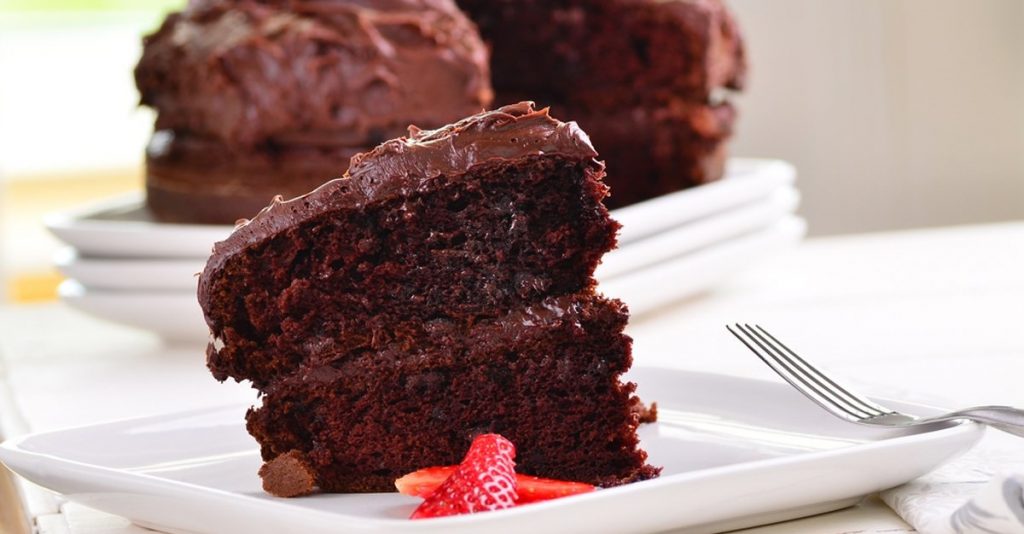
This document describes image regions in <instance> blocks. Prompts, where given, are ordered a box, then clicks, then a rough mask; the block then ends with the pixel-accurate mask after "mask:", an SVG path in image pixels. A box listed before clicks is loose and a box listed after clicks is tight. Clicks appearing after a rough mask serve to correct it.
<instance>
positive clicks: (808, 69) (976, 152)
mask: <svg viewBox="0 0 1024 534" xmlns="http://www.w3.org/2000/svg"><path fill="white" fill-rule="evenodd" d="M729 5H730V6H731V7H732V8H733V10H734V11H735V13H736V15H737V17H738V18H739V20H740V24H741V25H742V27H743V29H744V30H745V34H746V37H747V41H748V50H749V53H750V63H751V69H752V70H751V76H750V81H751V83H750V87H749V89H748V91H747V92H746V94H745V95H743V96H741V97H740V98H739V99H738V103H739V107H740V110H741V115H740V119H739V121H740V122H739V125H738V126H739V131H738V134H737V136H736V138H735V140H734V142H733V152H734V153H735V154H737V155H747V156H773V157H780V158H784V159H787V160H790V161H792V162H793V163H795V164H796V165H797V167H798V169H799V171H800V188H801V190H802V191H803V193H804V205H803V207H802V211H803V212H804V214H805V215H806V216H807V217H808V219H809V221H810V224H811V232H812V233H816V234H828V233H843V232H856V231H871V230H883V229H895V228H908V227H920V226H934V225H948V224H959V223H968V222H983V221H998V220H1007V219H1014V218H1016V219H1021V218H1024V1H1021V0H975V1H970V2H967V1H957V0H771V1H766V0H729ZM1022 246H1024V245H1022Z"/></svg>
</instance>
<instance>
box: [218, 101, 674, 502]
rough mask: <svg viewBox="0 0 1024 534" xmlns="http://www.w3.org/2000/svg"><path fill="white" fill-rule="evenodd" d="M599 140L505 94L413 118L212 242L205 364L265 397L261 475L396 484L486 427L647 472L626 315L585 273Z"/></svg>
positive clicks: (574, 469) (599, 211)
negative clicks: (416, 124)
mask: <svg viewBox="0 0 1024 534" xmlns="http://www.w3.org/2000/svg"><path fill="white" fill-rule="evenodd" d="M596 157H597V153H596V152H595V151H594V148H593V147H592V146H591V144H590V141H589V139H588V138H587V136H586V134H584V133H583V132H582V131H581V130H580V129H579V128H578V127H577V126H576V124H575V123H571V122H570V123H563V122H559V121H557V120H555V119H553V118H551V117H550V116H549V115H548V112H547V110H546V109H544V110H535V109H534V108H533V105H532V104H530V103H519V104H515V105H510V106H506V107H503V108H500V109H498V110H495V111H491V112H485V113H481V114H478V115H475V116H472V117H469V118H467V119H464V120H462V121H459V122H457V123H455V124H452V125H449V126H445V127H443V128H441V129H437V130H433V131H426V130H424V131H419V130H416V129H412V131H411V132H410V135H409V137H408V138H399V139H394V140H391V141H388V142H385V143H384V144H382V145H380V146H378V147H377V148H375V149H373V150H372V151H370V152H368V153H365V154H360V155H358V156H356V157H355V158H353V160H352V165H351V167H350V168H349V170H348V173H347V175H346V176H344V177H342V178H340V179H337V180H333V181H330V182H328V183H326V184H324V185H323V186H321V187H320V188H319V189H317V190H315V191H313V192H312V193H309V194H307V195H305V196H302V197H298V198H296V199H293V200H289V201H287V202H283V201H275V202H274V203H273V204H272V205H271V206H269V207H267V208H266V209H264V210H263V211H262V212H260V213H259V214H258V215H257V216H256V217H255V218H253V219H252V220H251V221H248V222H245V223H243V224H241V225H240V226H239V227H238V228H237V229H236V230H235V232H234V233H233V234H232V235H231V236H230V237H229V238H228V239H227V240H225V241H223V242H221V243H218V244H217V245H216V246H215V248H214V252H213V255H212V256H211V258H210V260H209V262H208V263H207V265H206V268H205V270H204V271H203V273H202V275H201V277H200V282H199V302H200V304H201V306H202V308H203V311H204V313H205V316H206V321H207V323H208V324H209V326H210V330H211V332H212V335H213V342H212V343H211V344H210V346H209V349H208V352H207V355H208V366H209V368H210V370H211V371H212V372H213V374H214V376H215V377H217V378H218V379H220V380H224V379H227V378H234V379H235V380H239V381H241V380H250V381H251V382H252V384H253V385H254V387H256V388H257V389H258V390H259V391H260V392H261V394H262V405H261V406H259V407H257V408H254V409H252V410H251V411H250V412H249V413H248V416H247V421H248V429H249V431H250V432H251V433H252V435H253V436H255V437H256V439H257V440H258V441H259V443H260V445H261V448H262V454H263V458H264V460H265V461H266V462H267V464H266V465H265V466H264V469H263V470H261V475H263V477H264V487H265V488H266V489H267V490H268V491H269V492H271V493H275V494H279V495H285V496H290V495H297V494H302V493H306V492H308V491H313V489H314V486H315V487H316V488H319V489H320V490H321V491H329V492H341V491H345V492H362V491H393V490H394V485H393V484H394V481H395V479H396V478H397V477H399V476H401V475H403V474H405V473H408V472H411V471H414V470H416V469H420V468H423V467H427V466H435V465H449V464H454V463H457V462H458V460H459V459H460V458H461V457H462V455H463V454H464V453H465V452H466V450H467V448H468V446H469V444H470V441H471V440H472V438H473V436H475V435H477V434H480V433H487V432H495V433H500V434H502V435H504V436H506V437H507V438H509V439H510V440H511V441H512V442H513V443H515V445H516V448H517V450H518V456H517V458H516V462H517V469H518V470H520V471H521V472H524V473H528V474H531V475H536V476H543V477H552V478H559V479H565V480H575V481H582V482H590V483H595V484H600V485H615V484H621V483H625V482H630V481H635V480H642V479H646V478H650V477H654V476H656V475H657V473H658V469H657V468H654V467H651V466H649V465H647V464H646V456H647V455H646V453H644V452H643V451H642V450H640V449H639V448H638V440H637V435H636V428H637V425H638V424H639V418H640V417H641V416H645V415H644V414H645V413H647V412H645V411H644V410H643V409H642V407H641V405H640V402H639V400H638V399H637V398H636V397H635V396H634V395H633V389H634V385H633V384H631V383H623V382H621V381H620V375H621V374H622V373H623V372H625V371H626V370H627V369H629V367H630V365H631V361H632V358H631V354H630V351H631V340H630V338H629V337H627V336H626V335H624V334H623V328H624V327H625V325H626V321H627V319H628V313H627V310H626V308H625V306H624V305H623V304H622V303H621V302H619V301H616V300H613V299H609V298H606V297H604V296H601V295H599V294H597V293H596V292H595V282H594V279H593V277H592V274H593V271H594V268H595V266H596V265H597V264H598V263H599V262H600V259H601V256H602V255H603V254H604V253H605V252H607V251H608V250H610V249H611V248H613V247H614V246H615V235H616V231H617V229H618V224H617V223H616V222H615V221H613V220H612V219H610V218H609V216H608V211H607V210H606V209H605V207H604V205H603V204H602V200H603V199H604V198H605V196H606V195H607V187H606V186H605V185H604V184H603V183H602V181H601V180H602V177H603V176H604V168H603V165H602V164H601V163H600V162H599V161H598V160H597V159H595V158H596ZM645 417H646V416H645Z"/></svg>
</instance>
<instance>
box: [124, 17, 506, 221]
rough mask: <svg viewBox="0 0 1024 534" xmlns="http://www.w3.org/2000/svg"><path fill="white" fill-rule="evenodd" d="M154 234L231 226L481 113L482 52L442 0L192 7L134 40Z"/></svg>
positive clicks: (487, 93) (485, 81) (485, 100)
mask: <svg viewBox="0 0 1024 534" xmlns="http://www.w3.org/2000/svg"><path fill="white" fill-rule="evenodd" d="M135 78H136V83H137V85H138V88H139V92H140V93H141V95H142V103H143V104H145V105H148V106H151V107H153V108H154V109H155V110H156V111H157V119H156V125H155V129H156V133H155V134H154V136H153V140H152V142H151V143H150V146H149V149H148V151H147V176H146V186H147V193H148V203H149V206H150V208H151V209H152V210H153V211H154V212H155V213H156V215H157V216H158V217H159V218H161V219H162V220H167V221H187V222H211V223H223V222H234V221H235V220H237V219H238V218H240V217H249V216H252V214H253V213H255V212H256V211H258V210H259V209H260V208H261V207H263V206H265V205H266V204H267V202H269V200H270V198H272V197H273V196H274V195H276V194H282V195H285V196H289V197H291V196H296V195H298V194H302V193H305V192H307V191H310V190H311V189H313V188H314V187H316V186H318V185H320V184H321V183H323V182H324V181H326V180H327V179H329V178H331V177H336V176H340V175H341V174H342V173H343V172H344V171H345V169H346V166H347V165H348V161H349V158H350V157H351V156H352V155H354V154H356V153H359V152H364V151H366V150H369V149H370V148H372V147H374V146H376V145H377V144H379V143H380V142H382V141H383V140H385V139H390V138H392V137H396V136H398V135H401V134H402V133H403V132H404V131H405V129H406V127H407V126H408V125H409V124H418V125H421V126H424V127H437V126H441V125H443V124H447V123H449V122H451V121H453V120H457V119H458V118H460V117H464V116H466V115H469V114H472V113H476V112H478V111H480V110H481V109H483V108H484V107H486V106H488V105H489V104H490V102H491V98H492V94H491V89H490V81H489V72H488V67H487V51H486V48H485V46H484V45H483V43H482V41H481V40H480V37H479V35H478V33H477V31H476V28H475V26H474V25H473V24H472V23H471V22H470V21H469V20H468V19H467V18H466V17H465V15H463V14H462V12H460V11H459V10H458V8H457V7H456V6H455V4H454V3H453V2H452V0H376V1H371V0H333V1H316V0H192V1H191V2H189V4H188V6H187V7H186V8H185V10H184V11H182V12H180V13H175V14H171V15H169V16H168V17H167V19H166V20H165V21H164V23H163V25H162V26H161V27H160V28H159V30H157V31H156V33H154V34H152V35H150V36H148V37H146V38H145V40H144V51H143V55H142V58H141V60H140V61H139V64H138V66H137V68H136V71H135Z"/></svg>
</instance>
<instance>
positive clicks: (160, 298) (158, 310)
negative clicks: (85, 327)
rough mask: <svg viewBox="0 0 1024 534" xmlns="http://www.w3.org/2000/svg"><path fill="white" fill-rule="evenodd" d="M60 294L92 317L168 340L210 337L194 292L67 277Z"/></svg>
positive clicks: (198, 340)
mask: <svg viewBox="0 0 1024 534" xmlns="http://www.w3.org/2000/svg"><path fill="white" fill-rule="evenodd" d="M57 294H58V295H59V296H60V299H61V301H63V302H64V303H66V304H68V305H69V306H71V307H72V308H75V309H77V310H79V311H82V312H85V313H87V314H89V315H92V316H93V317H98V318H100V319H105V320H108V321H111V322H115V323H119V324H123V325H127V326H133V327H136V328H141V329H143V330H149V331H150V332H154V333H156V334H158V335H159V336H160V337H162V338H164V339H165V340H168V341H175V342H192V343H199V342H206V341H207V340H208V339H209V337H210V330H209V329H208V328H207V326H206V322H205V321H204V320H203V311H202V309H201V308H200V307H199V301H198V300H197V299H196V293H195V291H158V290H148V291H143V290H139V291H111V290H102V289H90V288H86V287H85V286H83V285H82V284H80V283H78V281H76V280H65V281H64V282H61V284H60V286H58V287H57Z"/></svg>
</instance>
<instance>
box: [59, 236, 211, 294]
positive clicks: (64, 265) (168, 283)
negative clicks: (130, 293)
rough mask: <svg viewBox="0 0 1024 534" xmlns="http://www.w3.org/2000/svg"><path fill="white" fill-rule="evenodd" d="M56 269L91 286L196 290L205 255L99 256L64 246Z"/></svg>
mask: <svg viewBox="0 0 1024 534" xmlns="http://www.w3.org/2000/svg"><path fill="white" fill-rule="evenodd" d="M53 263H54V265H55V266H56V267H57V269H58V270H59V271H60V272H61V274H63V275H64V276H66V277H68V278H72V279H74V280H76V281H78V283H80V284H81V285H83V286H85V287H87V288H89V289H113V290H148V291H175V290H177V291H186V292H190V293H195V291H196V285H197V284H198V279H197V278H196V275H197V274H198V273H199V272H201V271H202V270H203V266H204V265H206V260H205V259H202V258H103V257H100V258H97V257H89V256H82V255H80V254H79V253H78V252H77V251H76V250H75V249H73V248H71V247H65V248H63V249H61V250H58V251H57V253H56V254H54V257H53Z"/></svg>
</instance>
